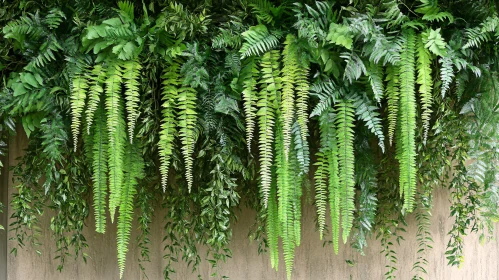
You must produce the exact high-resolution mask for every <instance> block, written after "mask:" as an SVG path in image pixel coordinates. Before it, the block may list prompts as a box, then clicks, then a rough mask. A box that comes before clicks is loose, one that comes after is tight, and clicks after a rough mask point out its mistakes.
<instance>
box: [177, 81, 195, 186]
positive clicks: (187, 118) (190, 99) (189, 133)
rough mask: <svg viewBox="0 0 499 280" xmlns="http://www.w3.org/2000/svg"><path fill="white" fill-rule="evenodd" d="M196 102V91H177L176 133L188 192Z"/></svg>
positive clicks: (190, 179)
mask: <svg viewBox="0 0 499 280" xmlns="http://www.w3.org/2000/svg"><path fill="white" fill-rule="evenodd" d="M196 100H197V91H196V90H195V89H193V88H191V87H188V86H182V87H180V88H179V89H178V95H177V108H178V116H177V117H178V118H177V121H178V122H177V124H178V132H179V136H180V142H181V143H182V154H183V156H184V162H185V176H186V180H187V187H188V189H189V192H190V191H191V189H192V181H193V176H192V165H193V159H192V154H193V153H194V144H195V128H196V120H197V117H196V115H197V113H196Z"/></svg>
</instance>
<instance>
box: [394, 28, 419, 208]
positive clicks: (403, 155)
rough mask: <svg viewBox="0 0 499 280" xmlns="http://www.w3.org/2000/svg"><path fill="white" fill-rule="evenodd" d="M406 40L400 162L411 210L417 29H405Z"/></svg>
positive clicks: (402, 184)
mask: <svg viewBox="0 0 499 280" xmlns="http://www.w3.org/2000/svg"><path fill="white" fill-rule="evenodd" d="M403 39H404V44H403V47H402V53H401V55H400V56H401V64H400V118H399V128H400V131H399V137H398V139H397V159H398V161H399V163H400V180H399V184H400V195H401V196H403V197H404V206H403V210H404V211H407V212H411V211H412V208H413V205H414V195H415V191H416V143H415V132H416V98H415V89H414V88H415V87H414V84H415V73H414V72H415V71H414V67H415V65H414V64H415V47H416V35H415V34H414V31H413V30H411V29H409V30H404V32H403Z"/></svg>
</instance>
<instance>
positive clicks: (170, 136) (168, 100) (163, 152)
mask: <svg viewBox="0 0 499 280" xmlns="http://www.w3.org/2000/svg"><path fill="white" fill-rule="evenodd" d="M179 71H180V64H179V63H177V62H173V63H172V64H171V65H170V66H169V67H167V68H166V69H165V71H164V73H163V76H162V77H161V79H162V86H163V87H162V97H161V100H162V101H163V103H162V104H161V107H162V111H161V114H162V117H163V118H162V120H161V130H160V132H159V143H158V147H159V161H160V167H159V171H160V173H161V186H162V187H163V191H166V185H167V183H168V172H169V169H170V158H171V156H172V154H173V140H174V135H175V125H176V120H175V100H176V99H177V95H178V86H179V85H180V84H181V81H180V75H179V73H180V72H179Z"/></svg>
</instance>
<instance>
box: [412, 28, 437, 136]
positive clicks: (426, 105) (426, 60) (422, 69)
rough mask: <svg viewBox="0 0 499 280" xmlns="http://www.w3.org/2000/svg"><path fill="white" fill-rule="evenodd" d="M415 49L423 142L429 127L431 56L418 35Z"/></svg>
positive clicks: (430, 111)
mask: <svg viewBox="0 0 499 280" xmlns="http://www.w3.org/2000/svg"><path fill="white" fill-rule="evenodd" d="M416 47H417V51H418V61H417V62H418V63H417V68H418V78H417V80H416V83H417V84H419V94H420V95H421V97H420V98H421V109H422V110H423V113H422V114H421V119H422V121H423V128H424V132H423V134H424V135H423V142H424V143H426V139H427V137H428V129H429V127H430V117H431V113H432V110H431V104H432V102H433V95H432V91H433V80H432V77H431V67H430V66H431V56H430V53H429V51H428V50H427V49H426V48H425V46H424V43H423V38H422V37H421V36H418V39H417V46H416Z"/></svg>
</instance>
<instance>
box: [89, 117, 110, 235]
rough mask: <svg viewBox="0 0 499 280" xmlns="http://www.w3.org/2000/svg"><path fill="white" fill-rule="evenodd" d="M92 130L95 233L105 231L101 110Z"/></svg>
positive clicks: (104, 151) (104, 142)
mask: <svg viewBox="0 0 499 280" xmlns="http://www.w3.org/2000/svg"><path fill="white" fill-rule="evenodd" d="M96 113H97V114H96V118H95V129H94V130H93V149H92V171H93V173H92V180H93V183H94V184H93V192H94V208H95V231H97V232H99V233H104V232H105V231H106V196H107V153H108V151H107V149H108V145H107V144H108V142H107V141H108V139H107V136H106V119H105V115H104V110H103V109H98V110H97V112H96Z"/></svg>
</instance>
